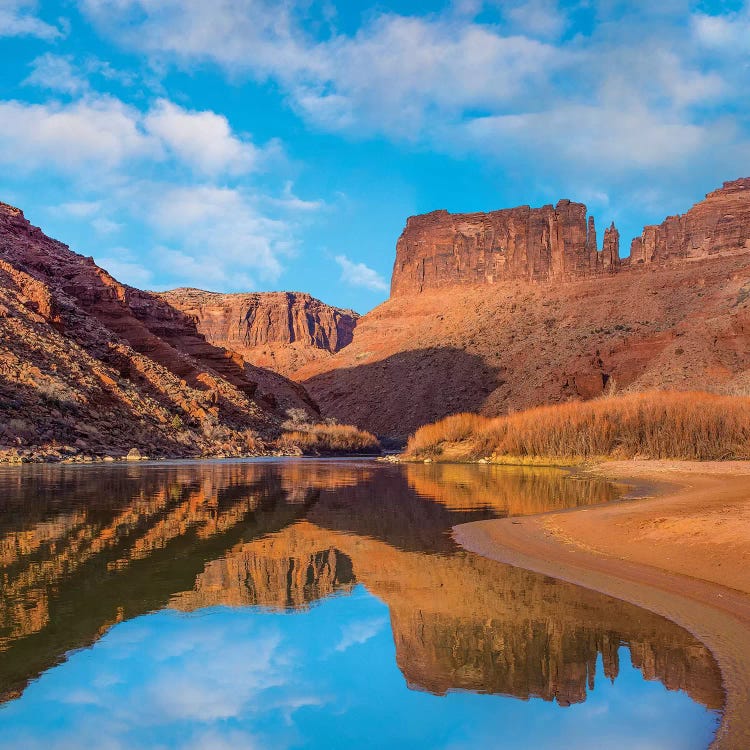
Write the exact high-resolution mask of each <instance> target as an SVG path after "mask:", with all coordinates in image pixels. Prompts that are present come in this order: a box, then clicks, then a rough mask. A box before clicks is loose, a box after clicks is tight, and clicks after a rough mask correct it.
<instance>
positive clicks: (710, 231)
mask: <svg viewBox="0 0 750 750" xmlns="http://www.w3.org/2000/svg"><path fill="white" fill-rule="evenodd" d="M747 250H750V177H745V178H743V179H739V180H734V181H732V182H725V183H724V185H723V186H722V187H721V188H720V189H719V190H714V191H713V192H712V193H709V194H708V195H707V196H706V199H705V200H703V201H701V202H700V203H698V204H696V205H695V206H693V207H692V208H691V209H690V210H689V211H688V212H687V213H686V214H684V215H682V216H670V217H669V218H667V219H666V220H665V221H663V222H662V223H661V224H659V225H658V226H647V227H645V229H644V230H643V234H642V235H641V236H640V237H636V238H635V239H634V240H633V242H632V244H631V247H630V259H629V260H630V263H631V264H635V263H646V264H648V263H664V262H668V261H672V260H684V259H691V258H705V257H709V256H711V255H717V254H719V253H731V252H742V251H747Z"/></svg>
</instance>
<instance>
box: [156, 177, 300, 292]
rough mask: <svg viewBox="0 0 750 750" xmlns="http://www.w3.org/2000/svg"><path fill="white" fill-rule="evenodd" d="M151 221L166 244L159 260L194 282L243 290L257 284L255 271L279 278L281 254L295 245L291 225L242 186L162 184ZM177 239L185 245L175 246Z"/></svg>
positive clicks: (158, 254) (269, 278)
mask: <svg viewBox="0 0 750 750" xmlns="http://www.w3.org/2000/svg"><path fill="white" fill-rule="evenodd" d="M150 203H151V206H150V215H149V217H148V218H149V221H150V223H151V225H152V227H153V228H154V229H155V230H156V232H157V235H158V236H159V237H161V238H162V239H163V240H164V242H165V246H164V247H161V248H159V249H158V250H157V251H156V252H155V253H154V260H155V262H156V264H158V265H159V266H160V267H161V268H163V270H164V272H165V274H166V275H167V276H169V275H170V272H171V273H172V274H174V272H175V271H177V272H178V273H179V277H180V278H181V279H183V280H184V281H185V282H188V283H190V284H193V285H198V286H206V285H208V286H209V287H212V288H220V289H227V290H232V291H238V290H243V289H253V288H255V287H256V286H257V282H256V280H255V277H254V274H256V273H257V274H258V276H259V277H260V278H261V279H263V280H265V281H274V280H276V279H277V278H278V277H279V275H280V274H281V271H282V265H281V260H280V258H282V257H284V256H286V255H289V254H290V253H291V252H292V250H293V241H292V240H291V232H290V229H289V227H288V225H287V224H286V223H285V222H283V221H281V220H278V219H273V218H270V217H268V216H266V215H264V214H263V213H262V212H260V211H259V209H258V208H257V207H256V205H255V203H254V201H253V199H252V196H249V195H247V194H246V193H244V192H243V191H242V190H240V189H234V188H225V187H216V186H213V185H196V186H189V187H174V188H172V189H167V190H163V188H160V187H158V186H157V187H156V188H155V189H154V190H153V193H152V200H151V201H150ZM172 242H177V243H178V245H179V248H180V249H174V248H172V247H170V243H172Z"/></svg>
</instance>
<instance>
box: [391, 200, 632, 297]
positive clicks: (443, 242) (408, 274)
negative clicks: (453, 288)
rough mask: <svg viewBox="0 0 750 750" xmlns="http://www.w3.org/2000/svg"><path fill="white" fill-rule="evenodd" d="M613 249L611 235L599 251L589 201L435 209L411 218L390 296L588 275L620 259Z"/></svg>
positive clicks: (399, 249) (398, 250)
mask: <svg viewBox="0 0 750 750" xmlns="http://www.w3.org/2000/svg"><path fill="white" fill-rule="evenodd" d="M608 231H611V230H608ZM615 231H616V230H615ZM611 251H612V242H611V241H610V244H609V248H608V251H605V252H599V251H598V250H597V242H596V228H595V225H594V219H593V217H589V219H588V220H587V218H586V206H585V205H584V204H583V203H572V202H571V201H569V200H561V201H560V202H559V203H558V204H557V206H555V207H553V206H551V205H550V206H543V207H542V208H530V207H529V206H520V207H518V208H509V209H503V210H501V211H492V212H490V213H476V214H450V213H448V212H447V211H433V212H432V213H429V214H424V215H422V216H412V217H410V218H409V219H408V220H407V223H406V228H405V229H404V231H403V233H402V235H401V237H400V238H399V240H398V243H397V245H396V262H395V264H394V266H393V278H392V281H391V296H392V297H396V296H403V295H407V294H411V293H414V292H421V291H423V290H424V289H429V288H436V287H444V286H450V285H453V284H485V283H487V284H492V283H495V282H497V281H505V280H514V279H517V280H522V281H549V280H552V279H565V278H579V277H582V276H589V275H591V274H595V273H599V272H601V271H603V270H604V269H605V268H609V267H613V266H617V265H618V262H619V257H617V256H615V257H613V256H612V252H611Z"/></svg>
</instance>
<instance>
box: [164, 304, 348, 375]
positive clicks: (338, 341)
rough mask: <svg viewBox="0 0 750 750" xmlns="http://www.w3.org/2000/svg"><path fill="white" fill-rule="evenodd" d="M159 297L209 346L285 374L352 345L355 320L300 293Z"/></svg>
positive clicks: (339, 310)
mask: <svg viewBox="0 0 750 750" xmlns="http://www.w3.org/2000/svg"><path fill="white" fill-rule="evenodd" d="M159 296H160V297H161V298H162V299H164V300H165V301H167V302H168V303H169V305H170V306H171V307H173V308H175V309H178V310H181V311H182V312H184V313H185V314H186V315H187V316H188V317H189V318H190V319H191V320H192V321H193V322H194V323H195V326H196V327H197V329H198V331H199V332H200V333H201V334H202V335H203V336H205V337H206V340H207V341H209V342H210V343H211V344H214V345H216V346H221V347H226V348H229V349H231V350H233V351H236V352H239V353H240V354H241V355H242V356H243V358H244V359H245V360H246V361H248V362H252V363H253V364H256V365H259V366H261V367H270V368H272V369H274V370H275V371H277V372H281V373H283V374H289V373H291V372H293V371H294V370H296V369H298V368H299V367H301V366H302V365H303V364H306V363H307V362H310V361H312V360H316V359H321V358H325V357H327V356H330V355H331V354H333V353H335V352H337V351H339V350H340V349H343V348H344V347H345V346H347V345H348V344H350V343H351V341H352V337H353V335H354V328H355V326H356V324H357V318H358V317H359V316H358V315H357V313H355V312H353V311H352V310H342V309H340V308H338V307H332V306H331V305H326V304H325V303H323V302H321V301H320V300H318V299H315V298H314V297H311V296H310V295H309V294H303V293H300V292H259V293H253V294H218V293H215V292H206V291H202V290H200V289H173V290H172V291H169V292H164V293H163V294H161V295H159Z"/></svg>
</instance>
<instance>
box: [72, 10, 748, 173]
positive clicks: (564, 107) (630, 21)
mask: <svg viewBox="0 0 750 750" xmlns="http://www.w3.org/2000/svg"><path fill="white" fill-rule="evenodd" d="M82 1H83V7H84V10H85V12H86V13H88V14H89V17H90V18H92V19H93V20H94V21H95V22H96V23H97V24H99V26H100V28H103V29H105V30H108V31H109V33H111V34H112V35H113V36H115V37H116V38H117V39H118V41H120V42H121V43H122V44H125V45H127V46H130V47H135V48H138V49H140V50H143V51H145V52H147V53H148V54H151V55H153V56H154V57H155V58H156V59H159V60H167V61H168V60H172V61H174V62H175V63H176V64H178V65H181V66H190V65H192V64H196V63H202V62H205V61H212V62H214V63H216V64H217V65H219V66H222V67H223V68H224V69H225V70H227V71H228V72H229V73H231V74H232V75H233V76H237V75H243V74H244V75H248V76H252V77H255V78H259V79H267V78H272V79H274V80H275V81H277V82H278V83H279V84H280V86H281V87H282V89H283V90H284V91H285V92H286V94H287V97H288V100H289V101H290V103H291V105H292V107H294V109H295V110H296V111H297V112H298V113H299V114H300V115H301V116H302V117H303V118H305V119H306V120H307V121H308V122H310V123H312V124H314V125H315V126H316V127H318V128H322V129H325V130H329V131H337V132H339V131H340V132H347V133H350V134H353V135H355V136H356V137H363V136H369V135H374V134H385V135H386V136H388V137H391V138H394V139H397V140H401V141H404V140H406V141H416V142H422V143H425V144H427V145H428V146H429V147H432V148H436V149H438V150H441V151H443V152H447V153H455V152H457V151H462V152H463V151H465V149H466V146H467V143H470V145H471V149H472V152H473V153H475V154H480V155H489V156H492V157H494V158H502V159H503V160H511V161H512V160H513V159H514V158H515V154H514V149H516V148H517V147H518V144H519V143H521V144H522V146H523V149H524V150H525V151H526V152H531V151H533V150H534V148H535V147H537V148H538V150H539V152H541V153H550V152H553V151H554V149H555V148H557V147H558V145H559V144H560V143H561V142H562V143H563V145H565V143H564V135H563V134H561V132H560V130H559V128H560V127H561V126H565V127H569V128H571V130H570V131H569V132H568V133H567V136H568V137H569V138H570V139H571V140H573V141H578V142H583V140H584V137H585V136H589V135H591V134H593V135H594V144H593V147H592V149H591V153H593V154H597V155H598V156H602V157H603V158H604V159H605V163H602V164H600V166H599V168H598V171H599V173H600V174H602V175H604V174H605V171H606V176H607V177H608V178H610V177H612V170H613V169H616V170H617V175H614V177H615V178H619V177H620V176H624V175H629V174H630V175H642V174H643V170H644V169H663V168H665V167H669V168H670V169H673V170H676V171H679V170H680V169H684V165H685V162H686V160H687V159H690V158H693V157H697V158H707V157H708V152H707V151H706V150H704V151H702V152H700V153H698V154H696V152H695V151H694V150H693V149H695V148H696V147H698V148H704V149H707V148H709V147H710V146H711V145H712V140H711V138H710V136H709V135H708V134H709V133H710V131H711V130H712V129H715V128H716V127H717V126H718V128H719V130H722V131H723V132H726V127H725V125H724V124H723V123H722V122H721V112H720V110H719V105H721V104H726V103H730V104H731V102H733V101H734V102H735V104H736V105H737V106H741V101H742V97H743V96H744V90H746V84H747V80H746V79H747V67H746V66H745V67H744V68H742V70H744V72H738V66H736V65H734V66H731V65H729V64H728V63H727V53H726V50H729V53H730V54H737V53H744V51H746V50H747V48H748V47H747V45H748V44H749V42H748V39H750V31H749V30H750V10H748V7H749V6H747V5H746V6H745V7H744V9H743V10H740V11H737V12H733V13H723V14H717V15H713V16H709V15H706V14H700V13H698V14H694V15H692V16H691V14H690V12H689V11H690V8H689V4H688V3H687V2H686V0H674V2H670V3H657V4H652V5H644V4H640V3H638V4H635V3H633V4H627V3H610V2H593V3H588V2H587V3H574V4H562V3H559V2H556V1H555V0H510V1H509V2H503V3H500V2H497V1H496V0H488V1H487V2H478V1H477V0H462V2H456V3H454V4H452V7H451V8H449V9H448V10H445V11H443V12H440V13H434V14H431V15H425V16H422V17H417V16H406V15H399V14H396V13H380V14H377V13H375V14H371V15H370V16H368V17H367V19H366V20H365V21H364V22H363V24H362V25H361V26H360V27H359V28H358V29H356V30H355V31H353V32H351V33H348V34H345V33H341V32H339V31H337V30H336V29H335V28H333V27H331V26H330V25H326V24H327V21H326V19H325V18H324V17H322V16H321V17H320V18H317V17H316V19H315V20H316V23H317V26H316V28H323V29H324V30H325V33H320V34H317V35H316V36H312V35H311V34H310V33H308V28H310V24H305V23H303V21H302V19H303V17H305V16H304V13H308V14H309V13H313V12H314V10H312V9H311V7H310V6H309V5H308V4H303V3H295V2H292V1H291V0H290V2H287V3H283V4H281V6H279V5H278V4H272V3H270V2H268V1H267V0H226V2H223V3H222V4H221V5H220V6H219V7H210V8H209V7H208V6H206V5H205V4H204V3H201V2H198V0H189V1H188V2H178V0H82ZM487 8H491V9H492V10H493V12H494V13H495V16H494V18H495V20H493V21H491V22H490V21H487V20H486V18H485V19H484V20H482V18H483V16H482V14H481V11H482V10H486V9H487ZM572 14H577V15H578V17H579V18H580V17H583V16H585V18H586V23H585V24H584V25H583V30H579V32H578V33H576V34H569V33H568V32H569V30H570V29H571V28H573V24H572V21H571V18H572ZM123 20H126V21H127V22H128V23H123ZM696 42H697V43H696ZM738 76H743V77H744V84H745V85H740V84H739V83H738V80H737V79H738ZM576 115H581V116H582V117H583V118H584V119H583V121H582V127H580V128H579V127H578V126H577V125H578V123H577V121H576V119H575V117H576ZM527 123H530V124H531V127H530V128H529V129H528V130H527V131H524V129H523V126H524V125H526V124H527ZM623 123H627V127H626V126H625V125H624V124H623ZM508 130H510V131H511V132H512V134H513V138H512V140H511V141H510V142H509V143H508V144H504V143H503V142H502V141H498V140H493V139H492V136H493V135H494V134H497V135H498V136H501V135H502V133H503V132H506V131H508ZM467 132H468V133H471V134H473V137H472V138H470V139H469V140H468V141H467V139H466V137H465V135H466V133H467ZM482 133H486V134H487V137H486V138H481V137H477V136H478V134H482ZM748 138H749V136H748V134H747V133H745V132H740V131H736V132H735V133H734V134H733V140H732V142H731V143H730V144H728V147H727V151H729V152H732V153H733V154H734V157H733V158H736V155H737V153H738V149H739V150H740V151H741V149H742V148H743V145H744V143H746V142H747V141H748ZM651 139H653V140H652V143H651V144H649V141H651ZM605 141H606V144H608V145H609V148H605V147H604V146H605V145H606V144H605ZM633 144H636V145H637V146H639V148H638V149H637V151H638V153H637V154H635V155H634V158H633V159H627V158H625V157H624V155H625V153H626V152H627V151H628V149H631V148H632V147H633ZM665 145H666V148H664V146H665ZM641 146H642V147H643V148H640V147H641ZM579 151H580V147H579V146H577V145H573V146H571V147H567V148H565V149H564V152H565V153H567V154H570V157H571V158H574V159H575V158H577V156H578V153H579ZM565 153H563V154H562V155H561V156H560V157H558V158H557V159H556V160H555V162H553V164H552V165H551V166H552V167H553V168H556V169H558V171H559V173H560V174H571V175H575V174H578V173H579V172H580V169H579V167H580V165H579V163H578V162H577V161H570V160H566V157H565ZM610 154H611V158H610ZM587 164H588V161H587ZM587 168H588V167H587Z"/></svg>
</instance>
